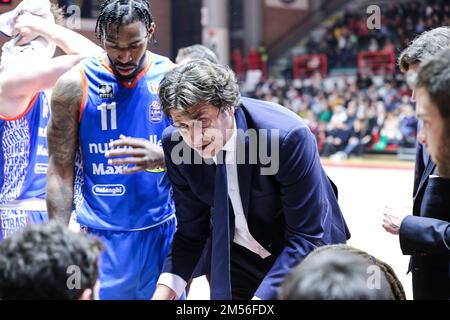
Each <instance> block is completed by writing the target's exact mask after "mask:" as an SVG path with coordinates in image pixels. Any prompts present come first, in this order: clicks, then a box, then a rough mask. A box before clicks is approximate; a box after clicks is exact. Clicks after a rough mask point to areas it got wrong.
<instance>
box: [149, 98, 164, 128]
mask: <svg viewBox="0 0 450 320" xmlns="http://www.w3.org/2000/svg"><path fill="white" fill-rule="evenodd" d="M149 120H150V122H152V123H159V122H161V120H162V111H161V106H160V105H159V102H158V101H153V102H152V105H151V106H150V119H149Z"/></svg>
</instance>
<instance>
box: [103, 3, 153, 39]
mask: <svg viewBox="0 0 450 320" xmlns="http://www.w3.org/2000/svg"><path fill="white" fill-rule="evenodd" d="M135 21H142V22H143V23H144V25H145V27H146V28H147V32H150V28H151V24H152V22H153V16H152V14H151V12H150V4H149V3H148V1H147V0H106V1H105V2H104V3H103V4H102V6H101V7H100V15H99V17H98V20H97V25H96V26H95V34H96V36H97V38H98V39H99V40H100V42H103V40H105V38H106V33H107V32H108V30H109V28H110V27H111V25H113V24H115V27H116V33H118V32H119V27H120V26H121V25H122V24H130V23H133V22H135ZM153 43H156V40H155V38H154V37H153Z"/></svg>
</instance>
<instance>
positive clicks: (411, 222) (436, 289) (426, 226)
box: [399, 144, 450, 300]
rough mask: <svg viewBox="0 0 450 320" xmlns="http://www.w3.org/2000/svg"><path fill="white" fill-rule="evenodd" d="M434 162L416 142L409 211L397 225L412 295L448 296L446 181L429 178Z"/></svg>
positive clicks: (449, 205)
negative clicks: (410, 208)
mask: <svg viewBox="0 0 450 320" xmlns="http://www.w3.org/2000/svg"><path fill="white" fill-rule="evenodd" d="M435 168H436V164H435V163H434V162H433V161H432V160H431V158H430V156H429V155H428V154H427V153H426V152H425V150H424V148H423V146H422V145H420V144H418V147H417V152H416V167H415V175H414V203H413V215H412V216H407V217H406V218H405V219H403V221H402V223H401V226H400V232H399V237H400V247H401V249H402V252H403V254H407V255H411V261H410V265H409V271H412V272H413V294H414V299H420V300H422V299H449V298H450V275H449V254H450V247H449V245H450V223H449V222H448V221H450V182H449V180H447V179H443V178H432V179H430V178H429V176H430V175H431V174H433V172H434V170H435Z"/></svg>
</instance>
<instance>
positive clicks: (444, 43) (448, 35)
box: [398, 27, 450, 72]
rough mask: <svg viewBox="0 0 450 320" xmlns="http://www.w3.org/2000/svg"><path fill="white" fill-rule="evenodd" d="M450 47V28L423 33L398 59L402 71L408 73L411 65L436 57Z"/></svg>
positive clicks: (440, 28)
mask: <svg viewBox="0 0 450 320" xmlns="http://www.w3.org/2000/svg"><path fill="white" fill-rule="evenodd" d="M449 45H450V27H439V28H435V29H432V30H430V31H425V32H423V33H421V34H420V35H419V36H418V37H417V38H415V39H414V40H413V41H412V42H411V44H410V45H409V46H408V47H407V48H406V49H405V50H403V51H402V53H401V54H400V57H399V59H398V63H399V65H400V70H401V71H402V72H406V71H408V70H409V67H410V66H411V65H414V64H416V63H420V62H422V61H423V60H425V59H428V58H430V57H432V56H434V55H435V54H436V53H438V52H439V51H441V50H443V49H446V48H448V46H449Z"/></svg>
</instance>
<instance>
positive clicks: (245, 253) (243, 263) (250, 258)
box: [230, 243, 275, 300]
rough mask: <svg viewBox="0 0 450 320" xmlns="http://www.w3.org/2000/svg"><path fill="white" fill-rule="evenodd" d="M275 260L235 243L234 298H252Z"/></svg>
mask: <svg viewBox="0 0 450 320" xmlns="http://www.w3.org/2000/svg"><path fill="white" fill-rule="evenodd" d="M274 261H275V257H274V256H273V255H271V256H269V257H267V258H265V259H263V258H261V257H260V256H259V255H257V254H256V253H253V252H252V251H250V250H248V249H246V248H244V247H242V246H240V245H238V244H236V243H233V245H232V247H231V270H230V271H231V291H232V292H231V295H232V298H233V300H251V299H252V298H253V296H254V295H255V292H256V290H257V289H258V287H259V285H260V284H261V281H262V280H263V279H264V277H265V276H266V274H267V273H268V272H269V270H270V268H271V267H272V265H273V263H274Z"/></svg>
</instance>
